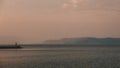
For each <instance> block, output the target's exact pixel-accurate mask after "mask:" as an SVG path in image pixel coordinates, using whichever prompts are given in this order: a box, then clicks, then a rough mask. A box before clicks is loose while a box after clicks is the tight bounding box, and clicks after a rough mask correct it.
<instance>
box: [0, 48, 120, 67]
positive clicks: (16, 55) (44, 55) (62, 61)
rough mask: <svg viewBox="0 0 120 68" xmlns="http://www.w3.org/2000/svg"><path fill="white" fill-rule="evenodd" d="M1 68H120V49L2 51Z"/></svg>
mask: <svg viewBox="0 0 120 68" xmlns="http://www.w3.org/2000/svg"><path fill="white" fill-rule="evenodd" d="M0 68H120V47H80V46H74V47H73V46H72V47H64V46H63V47H40V46H24V48H23V49H16V50H0Z"/></svg>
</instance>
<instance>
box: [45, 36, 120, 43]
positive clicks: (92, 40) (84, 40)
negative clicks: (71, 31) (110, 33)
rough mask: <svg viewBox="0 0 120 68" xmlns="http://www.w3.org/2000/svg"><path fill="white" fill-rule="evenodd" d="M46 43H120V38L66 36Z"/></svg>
mask: <svg viewBox="0 0 120 68" xmlns="http://www.w3.org/2000/svg"><path fill="white" fill-rule="evenodd" d="M44 44H120V38H94V37H88V38H64V39H60V40H47V41H45V42H44Z"/></svg>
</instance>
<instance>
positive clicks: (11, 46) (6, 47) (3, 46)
mask: <svg viewBox="0 0 120 68" xmlns="http://www.w3.org/2000/svg"><path fill="white" fill-rule="evenodd" d="M21 48H22V47H21V46H20V45H18V43H17V42H16V43H15V45H0V49H21Z"/></svg>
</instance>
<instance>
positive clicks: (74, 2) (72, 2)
mask: <svg viewBox="0 0 120 68" xmlns="http://www.w3.org/2000/svg"><path fill="white" fill-rule="evenodd" d="M78 3H79V0H70V1H68V2H67V3H63V4H62V8H68V7H70V8H77V7H78Z"/></svg>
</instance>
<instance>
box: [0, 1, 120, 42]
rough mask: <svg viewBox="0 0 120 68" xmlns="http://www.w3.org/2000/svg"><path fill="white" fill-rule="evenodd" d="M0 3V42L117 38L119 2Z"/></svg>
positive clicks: (119, 12) (118, 35)
mask: <svg viewBox="0 0 120 68" xmlns="http://www.w3.org/2000/svg"><path fill="white" fill-rule="evenodd" d="M0 2H1V3H0V39H3V38H4V40H6V39H7V40H8V39H9V40H11V39H12V40H14V41H16V40H17V41H20V42H22V43H38V42H41V41H44V40H48V39H59V38H69V37H120V30H119V29H120V0H0ZM4 40H3V41H4Z"/></svg>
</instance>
